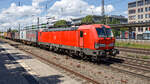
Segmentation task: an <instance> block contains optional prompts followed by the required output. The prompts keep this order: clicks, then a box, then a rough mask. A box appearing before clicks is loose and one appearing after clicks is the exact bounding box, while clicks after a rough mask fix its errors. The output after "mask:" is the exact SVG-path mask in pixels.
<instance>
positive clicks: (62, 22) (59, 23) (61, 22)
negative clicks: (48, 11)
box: [54, 20, 67, 27]
mask: <svg viewBox="0 0 150 84" xmlns="http://www.w3.org/2000/svg"><path fill="white" fill-rule="evenodd" d="M54 27H67V21H66V20H59V21H57V22H56V23H55V24H54Z"/></svg>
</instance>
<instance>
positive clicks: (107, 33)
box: [96, 27, 113, 37]
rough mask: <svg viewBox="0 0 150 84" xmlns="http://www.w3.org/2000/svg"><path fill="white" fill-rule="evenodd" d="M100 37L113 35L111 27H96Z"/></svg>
mask: <svg viewBox="0 0 150 84" xmlns="http://www.w3.org/2000/svg"><path fill="white" fill-rule="evenodd" d="M96 31H97V34H98V37H113V33H112V30H111V29H110V28H105V27H103V28H96Z"/></svg>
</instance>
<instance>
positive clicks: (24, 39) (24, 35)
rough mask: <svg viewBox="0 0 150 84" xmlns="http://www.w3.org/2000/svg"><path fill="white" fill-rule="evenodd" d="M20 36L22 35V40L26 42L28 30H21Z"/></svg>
mask: <svg viewBox="0 0 150 84" xmlns="http://www.w3.org/2000/svg"><path fill="white" fill-rule="evenodd" d="M19 37H20V41H21V42H23V43H25V41H26V30H20V35H19Z"/></svg>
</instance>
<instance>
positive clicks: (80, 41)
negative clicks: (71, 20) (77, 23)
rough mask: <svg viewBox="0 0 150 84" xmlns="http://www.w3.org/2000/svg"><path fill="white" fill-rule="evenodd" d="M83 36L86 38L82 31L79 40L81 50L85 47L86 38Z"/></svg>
mask: <svg viewBox="0 0 150 84" xmlns="http://www.w3.org/2000/svg"><path fill="white" fill-rule="evenodd" d="M83 36H84V35H83V31H80V39H79V45H80V48H83V47H84V37H83Z"/></svg>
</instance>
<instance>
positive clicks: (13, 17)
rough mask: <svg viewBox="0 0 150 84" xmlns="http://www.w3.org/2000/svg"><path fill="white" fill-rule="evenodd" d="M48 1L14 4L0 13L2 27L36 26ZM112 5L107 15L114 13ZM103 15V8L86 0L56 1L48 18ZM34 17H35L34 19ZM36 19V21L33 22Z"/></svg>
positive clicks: (109, 6) (107, 7) (43, 19)
mask: <svg viewBox="0 0 150 84" xmlns="http://www.w3.org/2000/svg"><path fill="white" fill-rule="evenodd" d="M44 1H46V0H32V5H23V6H17V5H16V4H15V3H12V4H11V5H10V7H9V8H7V9H3V10H2V12H1V13H0V23H1V24H0V27H7V28H9V27H12V26H13V27H14V28H15V27H18V23H21V25H29V24H30V25H31V24H32V23H33V24H36V22H37V20H36V17H37V16H39V15H42V14H43V10H42V9H41V6H40V4H41V3H42V2H44ZM114 10H115V9H114V7H113V6H112V5H106V6H105V11H106V13H110V12H112V11H114ZM92 11H93V14H94V15H100V14H101V6H94V5H90V4H88V3H87V2H85V1H84V0H59V1H56V2H55V3H54V4H53V5H52V6H51V7H50V8H49V9H48V14H47V15H46V16H48V17H55V19H56V20H58V19H66V20H70V19H71V18H77V17H83V16H86V15H91V14H92ZM32 15H34V17H32ZM33 18H34V20H33ZM46 21H47V20H46V18H45V16H41V17H40V23H43V22H46Z"/></svg>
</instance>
